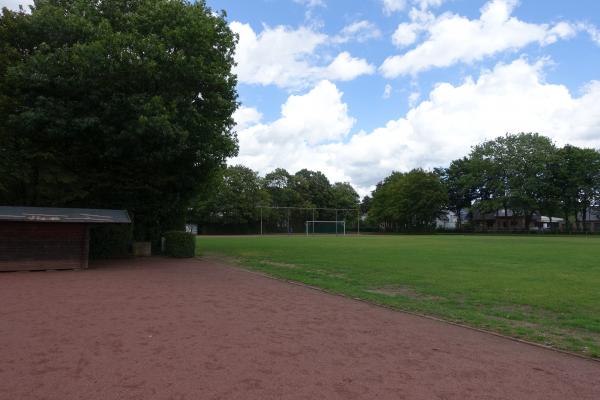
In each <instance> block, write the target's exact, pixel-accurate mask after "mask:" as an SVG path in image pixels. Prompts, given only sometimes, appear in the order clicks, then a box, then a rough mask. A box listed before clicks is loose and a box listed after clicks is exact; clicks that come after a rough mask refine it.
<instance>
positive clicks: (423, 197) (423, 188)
mask: <svg viewBox="0 0 600 400" xmlns="http://www.w3.org/2000/svg"><path fill="white" fill-rule="evenodd" d="M447 201H448V195H447V192H446V188H445V187H444V185H443V183H442V182H441V180H440V178H439V176H438V174H436V173H433V172H427V171H424V170H422V169H414V170H412V171H410V172H408V173H399V172H394V173H392V175H390V176H389V177H387V178H386V179H385V180H384V181H382V182H380V183H379V184H378V185H377V188H376V189H375V191H374V192H373V202H372V205H371V209H370V211H369V219H370V221H371V222H373V223H377V224H379V225H380V226H383V227H384V229H393V230H406V231H412V230H421V231H422V230H430V229H433V228H434V227H435V220H436V218H438V217H439V216H440V215H441V213H442V211H443V209H444V208H445V207H446V203H447Z"/></svg>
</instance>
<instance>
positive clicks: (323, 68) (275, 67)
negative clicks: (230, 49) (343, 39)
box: [230, 22, 375, 89]
mask: <svg viewBox="0 0 600 400" xmlns="http://www.w3.org/2000/svg"><path fill="white" fill-rule="evenodd" d="M230 26H231V29H232V30H233V31H234V32H236V33H237V34H238V35H239V43H238V45H237V47H236V55H235V59H236V62H237V66H236V67H235V69H234V72H235V73H236V74H237V76H238V79H239V81H240V82H242V83H249V84H259V85H276V86H279V87H282V88H288V89H301V88H305V87H308V86H310V85H311V84H314V83H315V82H317V81H319V80H322V79H331V80H351V79H354V78H356V77H358V76H360V75H362V74H371V73H373V72H374V70H375V67H374V66H372V65H370V64H369V63H368V62H367V61H366V60H364V59H360V58H354V57H352V56H351V55H350V54H349V53H348V52H341V53H340V54H338V55H337V56H336V57H335V58H334V59H333V61H331V63H330V64H329V65H327V64H326V63H323V60H321V59H319V57H318V55H317V54H316V53H317V51H316V50H317V48H318V47H319V46H323V45H326V44H328V43H330V42H331V38H329V37H328V36H327V35H325V34H322V33H318V32H316V31H314V30H312V29H310V28H307V27H300V28H298V29H290V28H287V27H284V26H277V27H275V28H270V27H265V28H264V29H263V31H262V32H261V33H260V34H258V35H257V34H256V33H255V32H254V30H253V29H252V27H251V26H250V25H249V24H243V23H240V22H232V23H231V25H230Z"/></svg>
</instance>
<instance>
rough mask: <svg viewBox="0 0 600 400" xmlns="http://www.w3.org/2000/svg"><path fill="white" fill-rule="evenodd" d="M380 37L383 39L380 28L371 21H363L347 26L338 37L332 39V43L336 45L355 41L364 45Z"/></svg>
mask: <svg viewBox="0 0 600 400" xmlns="http://www.w3.org/2000/svg"><path fill="white" fill-rule="evenodd" d="M379 37H381V31H380V30H379V28H377V26H376V25H375V24H374V23H372V22H370V21H367V20H362V21H356V22H353V23H351V24H349V25H346V26H345V27H344V28H343V29H342V30H341V32H340V33H339V34H338V35H336V36H334V37H333V38H332V41H333V42H334V43H346V42H349V41H352V40H355V41H357V42H359V43H364V42H366V41H368V40H371V39H377V38H379Z"/></svg>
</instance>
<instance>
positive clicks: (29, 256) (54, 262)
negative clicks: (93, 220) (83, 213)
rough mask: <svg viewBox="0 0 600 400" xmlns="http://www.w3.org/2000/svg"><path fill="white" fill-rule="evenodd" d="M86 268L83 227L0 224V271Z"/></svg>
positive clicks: (23, 223)
mask: <svg viewBox="0 0 600 400" xmlns="http://www.w3.org/2000/svg"><path fill="white" fill-rule="evenodd" d="M86 265H87V227H86V225H84V224H71V223H52V222H0V271H27V270H40V269H73V268H83V267H85V266H86Z"/></svg>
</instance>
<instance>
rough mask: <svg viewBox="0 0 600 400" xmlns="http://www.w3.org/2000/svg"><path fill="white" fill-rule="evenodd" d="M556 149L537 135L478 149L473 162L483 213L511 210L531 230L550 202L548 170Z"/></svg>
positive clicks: (505, 138)
mask: <svg viewBox="0 0 600 400" xmlns="http://www.w3.org/2000/svg"><path fill="white" fill-rule="evenodd" d="M555 152H556V148H555V146H554V144H553V143H552V141H551V140H550V139H548V138H547V137H544V136H541V135H539V134H537V133H519V134H517V135H510V134H507V135H505V136H501V137H498V138H496V139H494V140H490V141H487V142H485V143H483V144H481V145H478V146H475V147H474V149H473V151H472V152H471V154H470V157H469V158H470V160H469V162H471V163H473V165H472V171H474V172H473V176H474V179H475V181H476V182H477V185H476V186H477V191H478V193H479V198H478V204H477V206H478V207H479V208H480V209H481V210H483V211H487V212H489V211H492V210H493V211H496V210H498V209H500V208H501V209H504V210H505V212H506V211H508V210H509V209H510V210H512V211H513V212H514V213H515V214H520V215H523V216H524V218H525V226H529V223H530V221H531V218H532V216H533V214H534V213H535V212H538V211H540V210H541V209H542V208H543V206H544V199H545V198H547V196H548V193H546V192H545V191H546V190H547V188H548V186H547V185H545V184H544V182H545V181H546V180H547V175H548V171H549V169H548V167H549V165H550V163H551V162H552V159H553V155H554V153H555Z"/></svg>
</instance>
